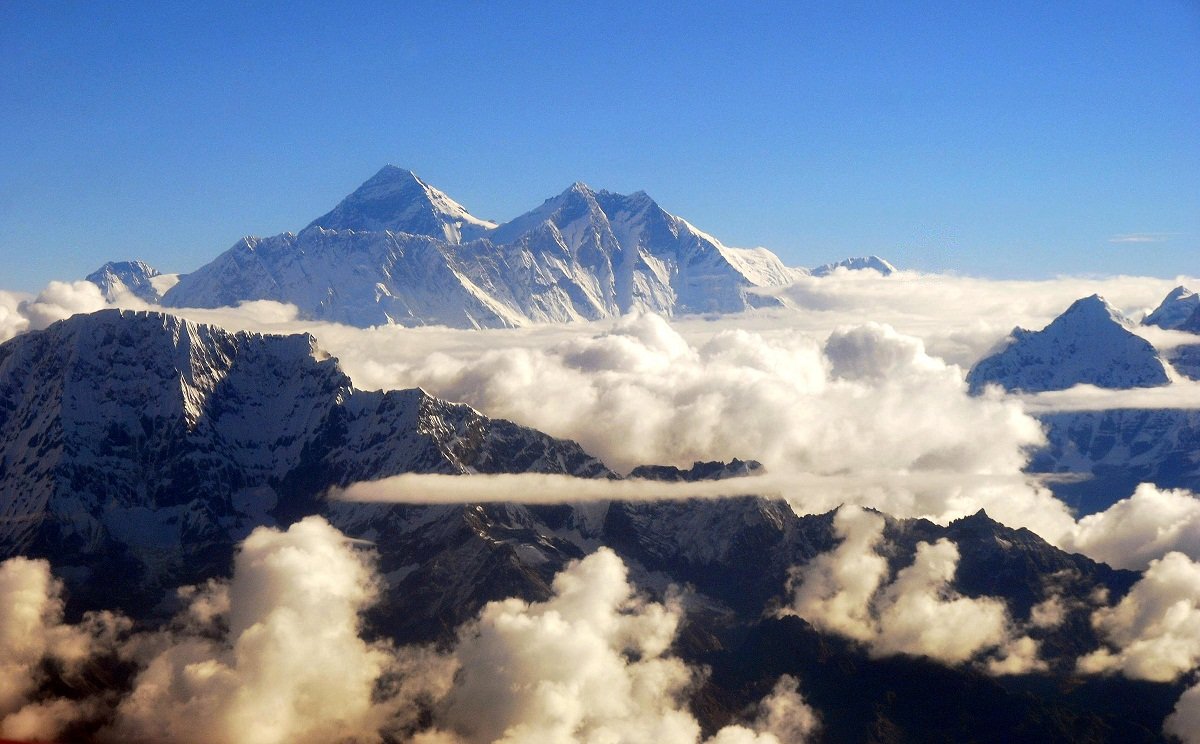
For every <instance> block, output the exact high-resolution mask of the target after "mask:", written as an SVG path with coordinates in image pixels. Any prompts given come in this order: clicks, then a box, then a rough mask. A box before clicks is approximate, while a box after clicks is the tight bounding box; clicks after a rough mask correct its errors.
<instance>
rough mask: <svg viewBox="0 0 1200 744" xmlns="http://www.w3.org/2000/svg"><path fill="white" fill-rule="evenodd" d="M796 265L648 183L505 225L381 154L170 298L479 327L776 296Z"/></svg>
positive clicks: (752, 302)
mask: <svg viewBox="0 0 1200 744" xmlns="http://www.w3.org/2000/svg"><path fill="white" fill-rule="evenodd" d="M801 273H803V272H800V271H797V270H794V269H790V268H788V267H787V266H785V265H784V264H783V262H782V261H780V260H779V258H778V257H777V256H776V255H775V254H774V253H771V252H770V251H768V250H766V249H765V248H754V249H741V248H729V247H727V246H724V245H722V244H721V243H720V241H718V240H717V239H716V238H714V237H712V236H711V235H708V234H707V233H704V232H701V231H700V230H698V229H696V228H695V227H693V226H692V225H691V224H690V223H689V222H687V221H686V220H684V219H682V218H680V217H676V216H675V215H672V214H670V213H668V212H666V211H665V210H663V209H662V208H661V207H659V206H658V204H657V203H655V201H654V200H653V199H651V198H650V197H649V196H647V195H646V194H645V193H644V192H640V191H639V192H637V193H634V194H630V195H622V194H614V193H611V192H608V191H593V190H592V189H591V188H589V187H588V186H587V185H585V184H582V183H576V184H573V185H572V186H570V187H569V188H568V189H567V190H566V191H564V192H563V193H562V194H560V195H558V196H556V197H554V198H551V199H548V200H546V202H545V203H543V204H542V205H541V206H539V207H537V208H536V209H534V210H532V211H530V212H528V213H526V214H524V215H521V216H520V217H517V218H516V219H514V220H511V221H509V222H508V223H506V224H503V225H499V226H497V225H494V224H493V223H491V222H487V221H485V220H480V219H478V218H476V217H473V216H472V215H471V214H470V213H469V212H467V210H466V209H465V208H464V207H463V206H462V205H461V204H459V203H458V202H456V201H454V200H453V199H451V198H450V197H449V196H447V195H446V194H444V193H442V192H441V191H438V190H437V189H435V188H433V187H432V186H430V185H428V184H426V183H425V182H424V181H422V180H421V179H420V178H418V177H417V176H416V175H415V174H413V173H412V172H411V171H407V170H404V169H402V168H396V167H394V166H387V167H385V168H383V169H382V170H381V171H379V172H378V173H376V174H375V175H374V176H373V177H372V178H371V179H370V180H368V181H367V182H366V183H364V184H363V185H362V186H360V187H359V188H358V189H357V190H355V192H354V193H352V194H351V195H350V196H348V197H346V198H345V199H344V200H343V201H342V202H341V203H340V204H338V205H337V207H335V208H334V209H333V210H332V211H330V212H329V213H328V214H326V215H323V216H321V217H318V218H317V219H316V220H313V222H312V223H311V224H310V225H309V226H308V227H306V228H305V229H304V230H302V231H300V232H299V233H283V234H281V235H276V236H274V237H270V238H255V237H247V238H243V239H242V240H241V241H239V242H238V243H237V244H236V245H234V246H233V247H232V248H231V249H229V250H228V251H226V252H225V253H223V254H221V255H220V256H218V257H217V258H216V259H215V260H214V261H212V262H211V263H209V264H208V265H206V266H203V267H201V268H200V269H198V270H196V271H194V272H192V273H191V274H188V275H186V276H184V277H182V278H181V279H180V281H179V284H178V285H176V286H175V287H174V288H173V289H172V290H171V291H170V292H168V293H167V294H166V295H165V296H164V297H163V304H164V305H166V306H167V307H221V306H226V305H234V304H237V303H238V302H242V301H246V300H275V301H278V302H287V303H292V304H294V305H296V306H297V307H298V308H299V309H300V312H301V314H302V315H303V316H305V317H308V318H312V319H317V320H331V321H336V322H340V323H347V324H350V325H356V326H372V325H380V324H388V323H397V324H402V325H433V324H440V325H448V326H454V327H459V328H481V327H500V326H517V325H523V324H526V323H530V322H564V321H576V320H597V319H600V318H607V317H613V316H617V315H621V314H624V313H628V312H631V311H635V310H644V311H649V312H654V313H659V314H661V315H667V316H670V315H677V314H681V313H709V312H718V313H729V312H739V311H742V310H746V309H748V308H752V307H759V306H768V305H776V304H779V302H780V301H779V300H778V299H777V298H775V297H771V296H769V295H764V294H761V293H759V292H758V290H760V289H762V288H767V287H774V286H782V285H785V284H787V283H788V282H790V281H791V280H792V279H794V278H795V277H796V276H798V275H799V274H801Z"/></svg>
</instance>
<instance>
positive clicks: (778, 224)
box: [0, 0, 1200, 290]
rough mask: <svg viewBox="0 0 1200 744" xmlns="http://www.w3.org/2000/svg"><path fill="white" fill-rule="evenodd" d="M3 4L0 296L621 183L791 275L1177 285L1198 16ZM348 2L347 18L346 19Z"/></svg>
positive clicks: (1194, 186)
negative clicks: (367, 206)
mask: <svg viewBox="0 0 1200 744" xmlns="http://www.w3.org/2000/svg"><path fill="white" fill-rule="evenodd" d="M635 5H637V4H635V3H631V2H624V3H605V2H591V3H573V2H553V3H537V4H528V5H524V4H520V3H516V2H511V3H456V4H451V3H445V2H431V3H424V2H404V3H379V4H372V3H353V4H342V3H287V4H285V3H257V2H245V1H241V2H230V3H227V4H221V3H217V2H212V3H194V4H191V3H188V4H185V3H173V2H166V3H163V2H148V3H138V2H121V3H107V4H101V3H84V2H72V3H59V2H2V1H0V260H2V261H3V270H4V275H3V277H2V278H0V288H6V289H21V290H36V289H37V288H38V287H40V286H41V285H42V284H44V283H45V282H46V281H47V280H49V279H51V278H79V277H81V276H83V275H84V274H86V273H88V272H89V271H91V270H92V269H94V268H96V267H97V266H98V265H100V264H101V263H103V262H104V261H106V260H110V259H113V260H115V259H125V258H135V257H140V258H143V259H145V260H147V261H149V262H150V263H151V264H153V265H155V266H157V267H159V268H160V269H162V270H164V271H188V270H191V269H194V268H196V267H198V266H200V265H201V264H203V263H206V262H207V261H208V260H210V259H211V258H213V257H214V256H216V255H217V254H218V253H219V252H221V251H223V250H225V249H226V248H228V247H230V246H231V245H232V244H233V243H234V242H235V241H236V240H237V239H238V238H239V237H241V236H242V235H244V234H258V235H270V234H274V233H278V232H281V231H283V230H289V229H290V230H296V229H299V228H301V227H303V226H304V225H305V224H307V223H308V221H309V220H311V219H312V218H313V217H315V216H317V215H319V214H321V213H323V212H324V211H326V210H327V209H328V208H329V207H331V206H332V205H333V204H334V203H336V202H337V201H338V200H339V199H340V198H341V197H342V196H344V195H345V194H347V193H349V192H350V191H352V190H353V189H354V188H355V187H356V186H357V185H358V184H359V183H360V182H362V181H364V180H366V179H367V178H368V177H370V176H371V175H372V174H373V173H374V172H375V171H376V170H378V169H379V167H381V166H382V165H383V164H385V163H389V162H390V163H395V164H397V165H402V166H405V167H408V168H411V169H413V170H414V171H416V172H417V173H418V174H419V175H421V176H422V177H423V178H425V179H426V180H427V181H429V182H430V183H432V184H433V185H435V186H437V187H439V188H441V189H442V190H444V191H446V192H447V193H449V194H450V195H451V196H452V197H454V198H456V199H457V200H459V201H460V202H462V203H463V204H464V205H466V206H467V208H468V209H470V210H471V211H472V212H473V213H475V214H476V215H478V216H480V217H486V218H491V219H497V220H506V219H510V218H512V217H514V216H516V215H517V214H519V213H521V212H524V211H526V210H528V209H532V208H533V207H535V206H537V205H538V204H540V203H541V202H542V200H544V199H546V198H548V197H550V196H553V195H554V194H557V193H558V192H560V191H562V190H563V189H564V188H566V187H567V186H568V185H569V184H570V183H571V182H573V181H576V180H582V181H585V182H587V183H589V184H591V185H592V186H593V187H595V188H607V189H609V190H613V191H621V192H629V191H635V190H638V189H643V190H645V191H647V192H649V193H650V195H651V196H653V197H655V199H657V200H658V202H659V203H660V204H661V205H662V206H663V207H664V208H665V209H667V210H668V211H670V212H673V213H675V214H679V215H681V216H683V217H685V218H687V219H688V220H689V221H691V222H692V223H694V224H696V225H697V226H698V227H700V228H701V229H704V230H706V231H708V232H710V233H713V234H714V235H716V236H717V237H718V238H720V239H721V240H723V241H724V242H725V243H727V244H730V245H739V246H752V245H765V246H767V247H769V248H771V249H773V250H775V251H776V252H778V253H779V254H780V255H781V256H782V257H783V258H784V259H785V260H786V261H788V262H789V263H792V264H795V265H813V264H817V263H822V262H825V261H828V260H832V259H836V258H841V257H844V256H847V255H861V254H866V253H878V254H881V255H883V256H885V257H887V258H890V259H891V260H892V261H893V262H895V263H897V264H899V265H901V266H905V267H911V268H919V269H927V270H947V269H949V270H955V271H959V272H963V273H969V274H977V275H983V276H997V277H1037V276H1050V275H1054V274H1059V273H1064V272H1070V273H1101V274H1108V273H1116V272H1126V273H1145V274H1152V275H1158V276H1174V275H1176V274H1179V273H1190V274H1193V275H1194V274H1196V273H1200V2H1197V0H1158V1H1156V2H1128V1H1122V2H1104V1H1103V0H1089V1H1088V2H1080V3H1072V2H1049V3H1048V2H1044V0H1037V1H1030V2H1026V1H1024V0H1014V1H1009V2H982V3H964V2H950V1H948V2H928V3H924V2H897V3H880V2H865V3H842V2H828V3H824V2H823V3H801V2H793V3H778V4H776V3H746V2H733V3H653V4H649V5H653V6H654V7H646V8H637V7H635ZM347 6H350V7H347Z"/></svg>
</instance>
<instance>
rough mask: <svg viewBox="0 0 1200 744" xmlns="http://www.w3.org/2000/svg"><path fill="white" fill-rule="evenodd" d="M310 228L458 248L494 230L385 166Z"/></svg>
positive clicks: (447, 199) (405, 174)
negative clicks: (424, 239) (399, 236)
mask: <svg viewBox="0 0 1200 744" xmlns="http://www.w3.org/2000/svg"><path fill="white" fill-rule="evenodd" d="M308 227H323V228H326V229H328V230H354V231H359V232H383V231H385V230H389V231H392V232H404V233H412V234H414V235H428V236H430V237H434V238H438V239H441V240H446V241H447V242H450V243H458V242H461V241H462V240H464V239H470V238H474V237H477V236H479V235H481V234H483V233H485V232H487V231H488V230H490V229H492V228H493V227H495V224H494V223H492V222H488V221H487V220H481V219H479V218H478V217H475V216H473V215H472V214H471V213H470V212H468V211H467V209H466V207H464V206H463V205H461V204H459V203H458V202H456V201H454V200H453V199H451V198H450V197H449V196H447V195H446V194H445V193H444V192H442V191H439V190H438V189H436V188H434V187H433V186H430V185H429V184H427V183H426V182H425V181H423V180H421V178H420V177H419V176H417V174H416V173H413V172H412V171H411V170H408V169H407V168H401V167H399V166H395V165H385V166H384V167H383V168H381V169H380V170H379V172H377V173H376V174H375V175H374V176H371V178H369V179H368V180H367V181H366V182H364V183H363V184H362V185H361V186H359V187H358V188H357V189H355V190H354V192H353V193H352V194H350V195H349V196H347V197H346V198H345V199H343V200H342V201H341V202H340V203H339V204H338V205H337V206H336V207H334V208H333V209H332V210H331V211H329V212H328V213H326V214H324V215H322V216H320V217H318V218H317V219H315V220H313V221H312V222H311V223H309V225H308Z"/></svg>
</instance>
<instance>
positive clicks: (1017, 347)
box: [967, 295, 1170, 393]
mask: <svg viewBox="0 0 1200 744" xmlns="http://www.w3.org/2000/svg"><path fill="white" fill-rule="evenodd" d="M1130 325H1131V324H1130V322H1129V319H1128V318H1126V317H1125V316H1124V315H1122V314H1121V313H1120V311H1118V310H1117V309H1116V308H1114V307H1113V306H1112V305H1110V304H1109V303H1108V302H1107V301H1105V299H1104V298H1103V297H1101V296H1099V295H1091V296H1089V297H1084V298H1081V299H1078V300H1076V301H1075V302H1073V303H1072V304H1071V306H1070V307H1069V308H1067V309H1066V310H1065V311H1064V312H1063V313H1062V315H1059V316H1058V317H1057V318H1055V319H1054V320H1053V321H1052V322H1051V323H1050V324H1049V325H1048V326H1046V327H1045V328H1043V329H1042V330H1040V331H1027V330H1025V329H1023V328H1016V329H1014V330H1013V333H1012V343H1011V344H1010V345H1009V346H1008V347H1007V348H1005V349H1004V350H1002V351H1000V352H998V353H996V354H993V355H992V356H989V357H987V358H985V359H983V360H981V361H980V362H978V363H977V364H976V365H975V367H974V368H973V369H972V370H971V372H970V373H969V374H968V375H967V382H968V383H969V384H970V386H971V391H972V392H976V393H977V392H980V391H981V390H983V388H984V387H985V386H986V385H988V384H997V385H1000V386H1001V387H1003V388H1005V389H1008V390H1020V391H1024V392H1041V391H1044V390H1065V389H1067V388H1070V387H1073V386H1075V385H1079V384H1088V385H1095V386H1097V387H1105V388H1131V387H1153V386H1156V385H1166V384H1167V383H1168V382H1169V381H1170V380H1169V378H1168V376H1167V371H1166V367H1165V365H1164V364H1163V362H1162V360H1161V359H1160V358H1159V356H1158V352H1157V351H1155V349H1154V347H1153V346H1152V345H1151V344H1150V343H1149V342H1148V341H1146V340H1145V339H1144V338H1141V337H1140V336H1137V335H1134V334H1133V333H1132V332H1130V330H1129V326H1130Z"/></svg>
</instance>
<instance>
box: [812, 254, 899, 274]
mask: <svg viewBox="0 0 1200 744" xmlns="http://www.w3.org/2000/svg"><path fill="white" fill-rule="evenodd" d="M837 269H847V270H849V271H862V270H864V269H873V270H875V271H878V272H879V273H880V274H883V275H884V276H888V275H889V274H892V273H895V271H896V267H895V266H893V265H892V264H891V263H889V262H888V261H886V260H884V259H882V258H880V257H879V256H856V257H853V258H846V259H842V260H841V261H838V262H836V263H827V264H824V265H823V266H818V267H816V268H815V269H812V270H811V271H809V274H811V275H812V276H829V275H830V274H832V273H833V272H834V271H836V270H837Z"/></svg>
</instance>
